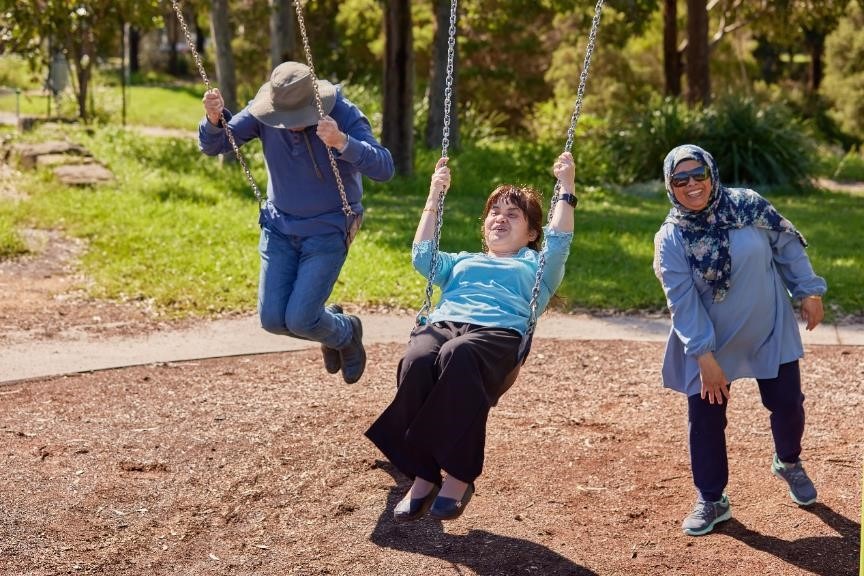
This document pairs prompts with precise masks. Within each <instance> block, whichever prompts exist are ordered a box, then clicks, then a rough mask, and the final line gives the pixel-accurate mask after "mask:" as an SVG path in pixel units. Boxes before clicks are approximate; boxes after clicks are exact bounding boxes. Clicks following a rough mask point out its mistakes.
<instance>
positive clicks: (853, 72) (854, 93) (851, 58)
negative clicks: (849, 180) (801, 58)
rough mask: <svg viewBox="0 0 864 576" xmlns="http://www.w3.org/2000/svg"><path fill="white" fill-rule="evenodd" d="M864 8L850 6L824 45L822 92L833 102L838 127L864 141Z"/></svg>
mask: <svg viewBox="0 0 864 576" xmlns="http://www.w3.org/2000/svg"><path fill="white" fill-rule="evenodd" d="M862 29H864V9H862V8H861V7H860V6H858V5H855V4H852V5H851V6H850V9H849V15H848V17H847V18H846V19H844V20H842V21H841V23H840V25H839V26H838V28H837V30H836V31H835V32H834V33H833V34H831V36H829V37H828V40H827V41H826V45H825V80H824V82H823V85H822V89H823V92H824V94H825V96H826V97H828V98H829V99H830V100H831V101H833V103H834V114H835V117H836V119H837V121H838V122H839V123H840V126H841V127H842V128H843V129H844V130H846V131H847V132H850V133H852V134H854V135H855V136H857V138H858V139H859V140H861V139H864V35H862V34H861V30H862Z"/></svg>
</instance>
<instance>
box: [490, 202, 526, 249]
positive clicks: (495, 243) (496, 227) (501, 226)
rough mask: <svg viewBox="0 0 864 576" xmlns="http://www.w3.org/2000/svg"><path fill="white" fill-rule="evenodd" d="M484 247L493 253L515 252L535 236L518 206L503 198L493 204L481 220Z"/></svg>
mask: <svg viewBox="0 0 864 576" xmlns="http://www.w3.org/2000/svg"><path fill="white" fill-rule="evenodd" d="M483 231H484V236H485V238H486V247H487V249H488V251H489V253H491V254H493V255H507V254H515V253H516V252H518V251H519V250H521V249H522V248H524V247H525V246H527V245H528V243H529V242H531V241H532V240H534V239H535V238H537V233H536V232H535V231H533V230H530V229H529V226H528V219H527V218H526V217H525V213H524V212H523V211H522V209H521V208H519V207H518V206H516V205H514V204H511V203H510V202H507V201H504V200H498V201H497V202H495V204H493V205H492V206H491V207H490V209H489V213H488V214H487V215H486V219H485V220H484V221H483Z"/></svg>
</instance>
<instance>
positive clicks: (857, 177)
mask: <svg viewBox="0 0 864 576" xmlns="http://www.w3.org/2000/svg"><path fill="white" fill-rule="evenodd" d="M828 175H829V176H830V177H831V179H833V180H837V181H838V182H864V150H857V149H852V150H849V152H847V153H846V154H844V155H843V156H842V157H841V158H840V159H839V161H837V162H836V164H834V165H833V166H832V167H831V170H830V172H829V173H828Z"/></svg>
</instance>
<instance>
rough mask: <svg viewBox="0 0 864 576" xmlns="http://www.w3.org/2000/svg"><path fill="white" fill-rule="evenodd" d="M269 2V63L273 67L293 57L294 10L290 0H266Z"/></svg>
mask: <svg viewBox="0 0 864 576" xmlns="http://www.w3.org/2000/svg"><path fill="white" fill-rule="evenodd" d="M268 3H269V4H270V63H271V64H272V66H271V67H272V68H275V67H276V66H278V65H279V64H281V63H282V62H288V61H289V60H293V59H294V48H295V47H294V37H295V36H296V34H295V32H294V11H293V10H291V9H290V7H291V6H290V3H291V0H268Z"/></svg>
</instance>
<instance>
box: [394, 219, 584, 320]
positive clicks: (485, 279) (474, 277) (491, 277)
mask: <svg viewBox="0 0 864 576" xmlns="http://www.w3.org/2000/svg"><path fill="white" fill-rule="evenodd" d="M545 234H546V264H545V265H544V267H543V278H542V281H541V283H540V294H539V296H538V297H537V315H538V316H539V315H540V314H541V313H542V312H543V310H545V309H546V306H547V305H548V304H549V299H550V298H551V297H552V295H553V294H554V293H555V290H557V289H558V286H560V285H561V281H562V280H563V279H564V264H565V263H566V261H567V256H568V255H569V254H570V242H571V241H572V240H573V233H572V232H559V231H555V230H550V229H546V230H545ZM411 256H412V262H413V264H414V268H415V269H416V270H417V271H418V272H420V273H421V274H423V275H424V276H426V277H427V278H428V275H429V268H430V267H431V265H432V241H431V240H425V241H423V242H418V243H416V244H414V246H413V249H412V252H411ZM539 262H540V253H539V252H537V251H536V250H532V249H531V248H528V247H525V248H522V249H521V250H520V251H519V252H518V253H517V254H516V256H514V257H512V258H494V257H492V256H487V255H486V254H483V253H479V252H459V253H458V254H456V253H452V252H440V251H439V252H438V266H437V268H438V269H437V271H436V274H435V277H434V278H433V283H434V284H435V285H437V286H440V287H441V299H440V301H439V302H438V306H437V307H436V308H435V310H433V311H432V313H431V314H429V321H430V322H443V321H450V322H465V323H468V324H476V325H478V326H494V327H496V328H509V329H512V330H516V331H517V332H519V333H520V334H523V335H524V334H525V332H526V331H527V329H528V319H529V317H530V314H531V306H530V304H531V292H532V290H533V288H534V281H535V279H536V277H537V266H538V264H539Z"/></svg>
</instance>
